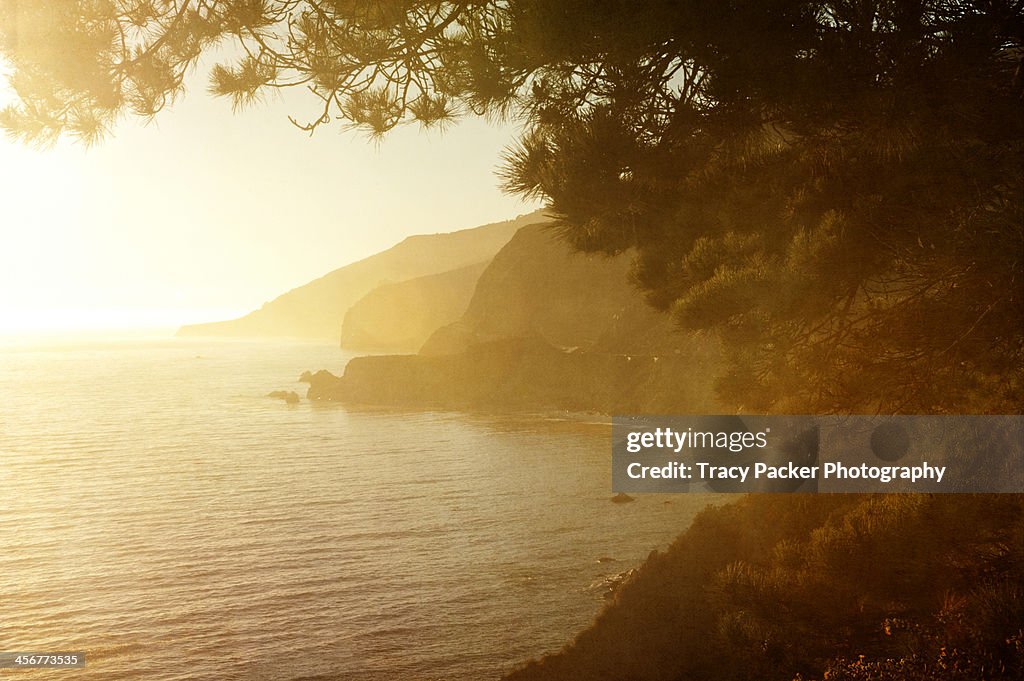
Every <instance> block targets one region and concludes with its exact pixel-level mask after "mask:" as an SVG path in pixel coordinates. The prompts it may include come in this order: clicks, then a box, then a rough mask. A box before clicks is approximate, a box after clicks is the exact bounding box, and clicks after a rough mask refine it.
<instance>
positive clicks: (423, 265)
mask: <svg viewBox="0 0 1024 681" xmlns="http://www.w3.org/2000/svg"><path fill="white" fill-rule="evenodd" d="M542 219H543V216H542V215H541V214H540V212H535V213H531V214H529V215H524V216H521V217H519V218H516V219H515V220H509V221H507V222H499V223H495V224H491V225H484V226H483V227H476V228H474V229H465V230H461V231H458V232H451V233H448V234H430V235H418V236H412V237H409V238H408V239H405V240H404V241H402V242H401V243H399V244H397V245H395V246H394V247H392V248H389V249H388V250H386V251H383V252H381V253H378V254H376V255H373V256H371V257H369V258H366V259H364V260H360V261H358V262H355V263H352V264H351V265H346V266H345V267H342V268H339V269H337V270H334V271H333V272H330V273H329V274H326V275H324V276H323V277H320V278H319V279H316V280H315V281H312V282H310V283H308V284H306V285H304V286H300V287H299V288H296V289H293V290H291V291H289V292H287V293H285V294H284V295H282V296H280V297H278V298H276V299H275V300H273V301H271V302H269V303H266V304H265V305H263V307H261V308H260V309H259V310H255V311H254V312H251V313H249V314H247V315H246V316H244V317H241V318H239V319H233V320H229V321H224V322H215V323H212V324H197V325H192V326H185V327H182V328H181V329H180V330H179V332H178V334H179V335H182V336H242V337H246V336H249V337H253V336H255V337H295V338H311V339H330V340H332V341H335V342H337V341H338V340H339V339H340V337H341V329H342V321H343V320H344V317H345V313H346V312H347V311H348V309H349V308H350V307H352V305H353V304H354V303H356V301H358V300H359V299H360V298H362V297H363V296H365V295H366V294H368V293H370V292H371V291H372V290H373V289H375V288H377V287H379V286H381V285H384V284H388V283H396V282H401V281H406V280H409V279H414V278H417V277H423V276H428V275H432V274H439V273H441V272H447V271H450V270H455V269H459V268H463V267H468V266H471V265H476V264H479V263H481V262H483V261H485V260H488V259H490V258H492V257H493V256H494V254H495V253H497V252H498V250H499V249H501V247H502V246H504V245H505V244H506V243H507V242H508V240H509V239H510V238H512V235H513V234H515V232H516V230H518V229H519V228H520V227H522V226H524V225H527V224H532V223H535V222H537V221H538V220H542Z"/></svg>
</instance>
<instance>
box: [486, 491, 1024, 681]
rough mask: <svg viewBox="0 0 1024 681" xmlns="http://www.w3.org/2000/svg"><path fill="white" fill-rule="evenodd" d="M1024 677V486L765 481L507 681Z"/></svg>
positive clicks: (705, 519) (699, 523) (707, 519)
mask: <svg viewBox="0 0 1024 681" xmlns="http://www.w3.org/2000/svg"><path fill="white" fill-rule="evenodd" d="M823 678H828V679H830V680H836V681H868V679H871V680H873V681H903V680H907V679H914V680H917V681H954V680H957V681H959V680H964V681H966V680H967V679H981V678H988V679H1006V680H1007V681H1009V680H1010V679H1020V678H1024V498H1022V496H1021V495H952V494H951V495H873V496H854V495H814V496H802V495H751V496H748V497H746V498H743V499H742V500H740V501H739V502H738V503H735V504H730V505H727V506H722V507H719V508H715V509H709V510H706V511H704V512H703V513H702V514H701V515H700V516H698V518H697V519H696V520H695V521H694V523H693V525H692V527H691V528H690V529H689V530H688V531H687V532H685V533H684V534H683V535H682V536H681V537H680V538H679V539H677V540H676V542H675V543H674V544H673V545H672V546H671V547H670V548H669V549H668V550H667V551H666V552H664V553H655V554H652V555H651V556H650V557H649V558H648V559H647V561H646V562H645V564H644V565H643V566H642V567H641V568H640V569H639V571H638V572H637V574H636V575H635V577H633V578H632V579H631V580H629V581H627V582H626V583H625V584H624V585H623V586H622V587H621V588H620V590H619V591H618V592H617V594H616V595H615V598H614V601H613V603H612V604H611V605H610V606H609V607H608V608H607V609H606V610H605V611H604V612H602V613H601V614H600V615H599V616H598V618H597V620H596V621H595V622H594V624H593V625H592V626H591V627H590V628H588V629H587V630H586V631H584V632H583V633H581V634H580V635H579V636H578V637H577V638H576V640H575V641H573V642H572V643H571V644H569V645H568V646H567V647H566V648H565V649H564V650H563V651H561V652H560V653H557V654H554V655H550V656H547V657H545V658H543V659H542V660H540V661H535V662H531V663H529V664H528V665H526V666H525V667H524V668H522V669H520V670H518V671H516V672H514V673H512V674H510V675H508V676H507V677H506V679H507V681H576V680H578V679H587V681H684V680H694V681H696V680H700V681H734V680H737V679H751V680H753V679H758V680H765V681H773V680H774V681H793V679H807V680H810V679H823Z"/></svg>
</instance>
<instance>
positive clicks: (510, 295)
mask: <svg viewBox="0 0 1024 681" xmlns="http://www.w3.org/2000/svg"><path fill="white" fill-rule="evenodd" d="M630 263H631V258H630V255H629V254H628V253H626V254H622V255H620V256H617V257H615V258H608V257H603V256H591V255H583V254H575V253H572V252H571V251H570V250H569V247H568V246H567V245H565V244H564V243H562V242H560V241H559V240H558V239H557V238H555V237H554V236H553V235H552V234H551V232H550V230H549V229H548V228H547V227H546V226H545V225H529V226H526V227H523V228H522V229H520V230H519V231H518V232H517V233H516V235H515V236H514V237H513V238H512V239H511V240H510V241H509V242H508V243H507V244H506V245H505V246H504V247H503V248H502V249H501V250H500V251H499V252H498V253H497V255H495V257H494V258H493V260H491V262H490V264H489V265H488V266H487V267H486V269H485V270H484V271H483V273H482V274H480V275H479V280H478V281H477V283H476V287H475V290H474V292H473V295H472V299H471V300H470V301H469V304H468V307H467V309H466V312H465V314H464V315H462V317H461V318H460V319H459V320H458V321H456V322H454V323H452V324H448V325H446V326H444V327H442V328H440V329H438V330H437V331H436V332H435V333H433V334H432V335H431V336H430V338H429V339H428V340H427V341H426V343H424V345H423V347H422V349H421V350H420V352H419V354H415V355H413V354H407V355H383V356H370V357H356V358H354V359H352V360H350V361H349V363H348V365H347V367H346V368H345V371H344V374H343V375H342V376H336V375H334V374H331V373H329V372H326V371H323V372H317V373H316V374H307V375H306V378H307V380H308V382H309V383H310V389H309V393H308V397H309V398H310V399H312V400H332V401H340V402H347V403H352V404H366V405H376V406H400V407H403V408H440V409H517V410H526V411H533V410H536V411H553V410H555V411H583V412H598V413H616V412H617V413H657V412H662V413H693V412H706V411H714V408H715V407H714V399H713V394H714V391H713V380H714V377H715V371H714V369H715V366H716V362H717V343H716V341H715V340H714V339H713V338H709V337H703V338H698V337H694V336H692V335H687V334H683V333H680V332H678V331H677V330H676V329H675V328H674V327H673V325H672V323H671V320H670V319H669V318H668V316H667V315H663V314H661V313H658V312H656V311H654V310H653V309H651V308H650V307H649V306H647V305H646V304H645V302H644V301H643V299H642V298H641V296H640V294H639V293H637V291H636V290H635V289H634V288H633V287H632V286H631V284H630V282H629V277H628V274H629V269H630Z"/></svg>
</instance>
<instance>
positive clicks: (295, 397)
mask: <svg viewBox="0 0 1024 681" xmlns="http://www.w3.org/2000/svg"><path fill="white" fill-rule="evenodd" d="M267 397H273V398H274V399H277V400H284V401H285V404H298V403H299V401H300V400H299V394H298V393H297V392H295V391H294V390H273V391H271V392H269V393H267Z"/></svg>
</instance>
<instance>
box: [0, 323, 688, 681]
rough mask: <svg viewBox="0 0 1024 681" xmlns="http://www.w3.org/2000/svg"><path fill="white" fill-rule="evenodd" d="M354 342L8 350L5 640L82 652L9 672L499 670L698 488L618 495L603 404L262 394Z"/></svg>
mask: <svg viewBox="0 0 1024 681" xmlns="http://www.w3.org/2000/svg"><path fill="white" fill-rule="evenodd" d="M344 361H345V355H343V353H342V352H341V351H340V350H337V349H335V348H332V347H326V346H318V345H308V344H291V345H286V344H267V343H235V342H221V343H209V342H194V341H172V340H164V341H145V342H143V341H132V342H105V343H100V342H89V343H83V344H65V345H59V344H50V345H48V346H44V347H26V346H22V347H17V346H8V347H0V396H2V399H0V650H8V651H14V650H28V649H32V650H51V651H56V650H61V651H72V650H76V651H77V650H84V651H86V652H87V656H88V667H87V668H86V669H85V670H76V671H70V670H65V671H61V672H54V671H46V670H40V671H33V672H23V674H24V677H25V678H53V677H55V676H56V677H58V678H61V679H79V680H80V679H90V680H91V679H136V678H144V679H189V678H200V679H282V680H287V679H311V678H317V679H333V678H338V679H359V680H367V681H375V680H385V679H387V680H391V679H394V680H399V679H401V680H403V681H415V680H419V679H423V680H426V679H431V680H433V679H487V678H496V677H498V676H500V674H501V673H502V672H504V671H508V670H510V669H512V668H514V667H515V666H516V665H517V664H518V663H520V662H522V661H524V660H526V659H528V658H530V657H532V656H536V655H539V654H542V653H544V652H546V651H552V650H556V649H558V648H559V647H561V646H562V645H563V644H564V643H565V642H567V641H568V640H569V638H570V637H571V636H572V635H573V633H575V632H577V631H578V630H579V629H581V628H582V627H583V626H585V625H586V624H587V623H588V622H589V621H590V620H591V619H592V618H593V616H594V615H595V614H596V613H597V611H598V610H599V608H600V607H601V604H602V603H603V598H602V593H601V589H600V588H598V587H596V586H595V585H596V584H598V583H600V581H601V580H602V579H603V578H605V577H607V576H609V575H612V574H615V573H618V572H622V571H624V570H626V569H628V568H629V567H632V566H633V565H635V564H637V563H639V562H640V561H641V560H642V559H643V558H644V557H645V556H646V555H647V553H648V552H649V551H651V550H652V549H655V548H663V547H664V546H666V545H667V544H668V543H669V542H670V541H671V540H672V539H673V538H674V537H675V536H676V535H677V534H678V533H679V532H680V531H681V530H683V529H685V527H686V525H687V524H688V523H689V521H690V520H691V518H692V517H693V515H694V513H695V512H696V511H697V510H699V508H700V507H702V506H703V505H704V504H705V503H707V501H708V499H707V498H702V497H697V496H692V497H682V496H678V497H661V496H647V497H642V498H640V499H638V500H637V501H636V502H635V503H632V504H621V505H620V504H613V503H610V502H609V498H610V496H611V492H610V461H609V456H610V446H609V429H608V428H607V427H606V426H604V425H599V424H593V423H581V422H578V421H556V420H551V419H542V418H539V417H529V416H518V417H512V416H481V415H475V416H468V415H460V414H450V413H436V412H435V413H395V412H385V411H354V410H346V409H344V408H341V407H338V406H336V405H320V404H311V403H309V402H307V401H305V400H303V401H302V402H301V403H300V404H298V405H295V406H289V405H286V404H284V402H282V401H280V400H274V399H271V398H267V397H264V395H265V394H266V393H267V392H268V391H269V390H274V389H287V390H292V389H294V390H297V391H299V392H300V394H304V389H303V386H300V385H298V384H295V383H293V381H294V379H295V378H296V377H297V376H298V374H299V373H300V372H301V371H302V370H303V369H307V368H314V369H315V368H320V367H327V368H331V369H333V370H335V371H340V369H341V367H342V366H343V365H344ZM609 558H610V559H613V560H607V559H609ZM600 559H604V560H603V561H601V562H599V560H600ZM19 677H21V674H19Z"/></svg>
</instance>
